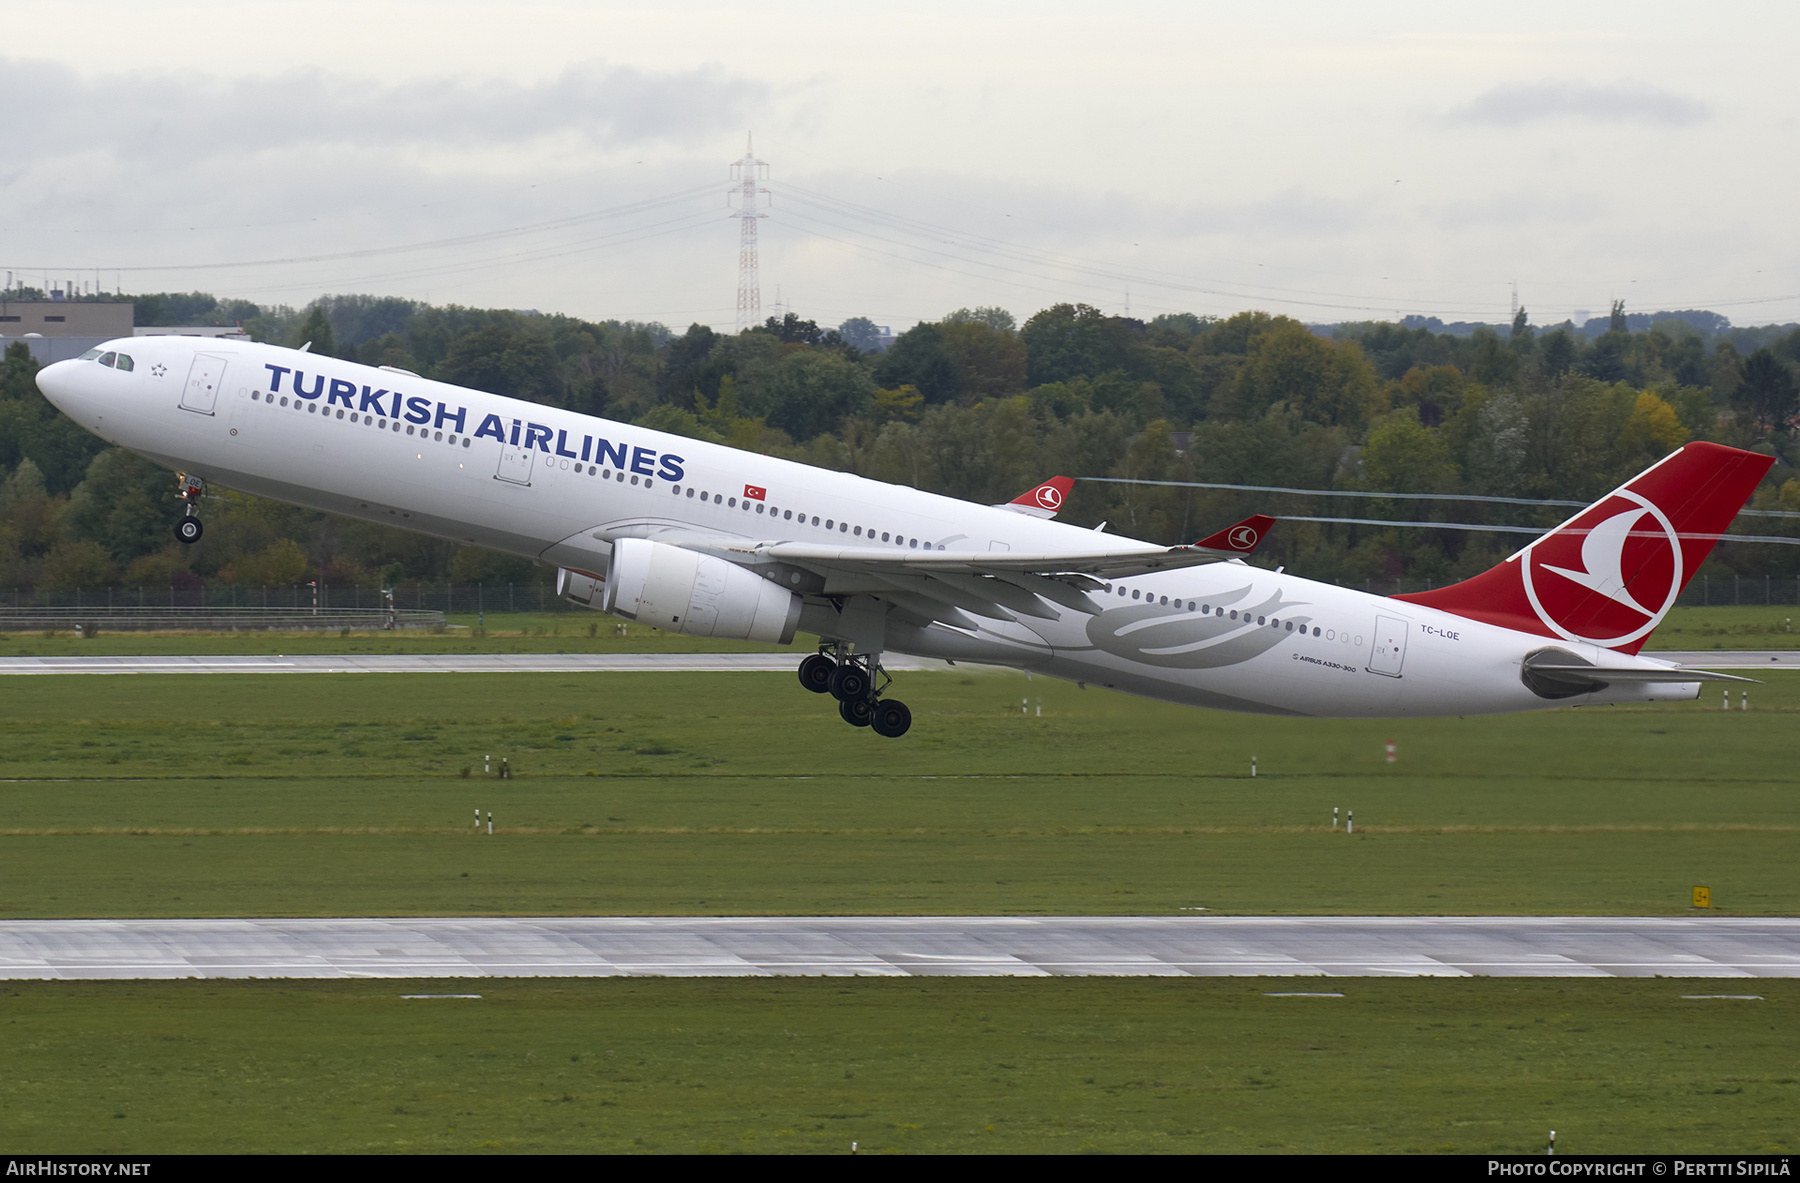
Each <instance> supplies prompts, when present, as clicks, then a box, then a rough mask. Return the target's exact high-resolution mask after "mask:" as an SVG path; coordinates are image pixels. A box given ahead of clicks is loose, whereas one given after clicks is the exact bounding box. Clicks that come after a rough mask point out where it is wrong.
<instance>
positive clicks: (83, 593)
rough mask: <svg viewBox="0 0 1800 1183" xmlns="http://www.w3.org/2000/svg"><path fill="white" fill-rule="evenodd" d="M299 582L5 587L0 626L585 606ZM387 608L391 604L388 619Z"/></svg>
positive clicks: (215, 625)
mask: <svg viewBox="0 0 1800 1183" xmlns="http://www.w3.org/2000/svg"><path fill="white" fill-rule="evenodd" d="M389 590H391V591H392V592H393V602H392V604H391V605H390V604H389V601H388V599H387V596H386V594H385V591H384V589H382V588H381V587H378V586H375V585H372V584H325V583H321V584H318V585H317V586H316V587H315V586H314V585H313V584H310V583H298V584H293V585H291V586H287V587H236V586H230V585H221V586H197V587H82V588H38V589H31V588H13V589H10V592H6V591H0V632H7V631H13V632H19V631H25V630H28V629H63V630H73V629H75V628H76V627H77V626H83V627H95V628H99V629H102V630H108V629H110V630H114V631H129V632H157V631H170V630H176V631H182V630H196V631H206V632H212V631H230V630H245V629H261V630H270V629H273V630H279V631H283V632H294V631H304V630H310V629H355V630H358V631H364V630H369V629H385V628H388V627H389V626H390V623H391V624H392V626H393V627H395V628H403V629H414V628H442V627H444V625H445V623H446V618H448V617H450V616H460V617H465V618H473V619H472V620H469V621H467V623H482V622H485V619H486V616H487V614H488V613H490V612H492V613H518V612H531V613H539V612H587V611H590V609H586V608H583V607H581V606H579V605H577V604H572V603H570V602H569V601H567V600H564V599H561V598H559V597H558V596H557V594H556V589H555V588H554V587H553V586H551V585H550V584H547V583H501V584H478V583H471V584H449V583H436V584H434V583H402V584H399V585H397V586H395V587H394V588H392V589H389ZM390 607H391V609H392V612H391V619H390Z"/></svg>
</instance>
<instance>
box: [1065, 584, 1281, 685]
mask: <svg viewBox="0 0 1800 1183" xmlns="http://www.w3.org/2000/svg"><path fill="white" fill-rule="evenodd" d="M1249 591H1250V589H1249V588H1248V587H1245V588H1240V589H1238V591H1237V592H1235V593H1230V592H1227V593H1225V594H1224V595H1222V596H1221V595H1215V596H1213V597H1212V600H1209V603H1212V601H1217V600H1222V601H1224V603H1225V604H1230V603H1232V602H1233V601H1235V600H1239V599H1241V598H1243V597H1244V596H1245V595H1246V594H1248V593H1249ZM1302 603H1303V601H1298V600H1296V601H1287V600H1283V599H1282V598H1281V593H1280V592H1279V591H1277V592H1275V593H1274V594H1273V595H1271V596H1269V597H1268V598H1267V599H1265V600H1263V602H1262V603H1260V604H1256V605H1254V606H1252V607H1250V608H1240V609H1238V611H1237V619H1236V620H1233V619H1231V611H1230V610H1229V609H1228V608H1225V607H1223V606H1221V605H1219V604H1217V603H1214V604H1213V610H1212V612H1210V613H1208V614H1207V615H1204V616H1203V615H1201V614H1200V613H1198V612H1188V611H1185V610H1178V609H1176V608H1174V607H1173V606H1170V607H1163V606H1161V605H1158V604H1133V605H1131V606H1130V607H1129V608H1116V609H1113V610H1110V611H1107V612H1102V613H1101V614H1100V615H1098V616H1092V617H1089V618H1088V622H1087V635H1088V640H1090V641H1092V642H1093V643H1094V645H1095V646H1096V647H1098V648H1100V649H1103V650H1105V651H1106V652H1108V653H1112V654H1115V655H1117V656H1119V657H1125V658H1129V659H1131V660H1132V661H1137V662H1143V663H1144V664H1146V665H1156V666H1163V667H1165V668H1167V669H1185V670H1204V669H1216V668H1218V667H1220V666H1227V665H1238V664H1240V663H1242V662H1246V661H1249V660H1250V659H1251V658H1253V657H1260V656H1262V655H1263V654H1264V653H1267V652H1268V651H1269V650H1271V649H1273V648H1274V647H1275V646H1276V645H1279V644H1280V643H1281V641H1282V639H1283V638H1284V637H1290V636H1292V634H1291V633H1289V632H1288V631H1287V625H1288V624H1289V623H1290V622H1291V623H1292V624H1293V626H1294V627H1295V628H1300V627H1301V626H1303V625H1307V624H1310V623H1311V621H1312V617H1310V616H1289V615H1287V614H1286V613H1287V609H1289V608H1295V607H1299V606H1300V605H1301V604H1302ZM1258 619H1261V620H1263V621H1264V622H1265V623H1263V624H1257V623H1256V622H1257V620H1258ZM1271 620H1272V621H1276V622H1278V623H1277V624H1276V625H1274V626H1271V625H1270V624H1268V623H1267V622H1268V621H1271Z"/></svg>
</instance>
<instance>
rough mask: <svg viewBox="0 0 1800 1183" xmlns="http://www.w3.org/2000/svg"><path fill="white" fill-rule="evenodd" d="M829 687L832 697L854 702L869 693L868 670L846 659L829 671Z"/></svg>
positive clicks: (841, 700)
mask: <svg viewBox="0 0 1800 1183" xmlns="http://www.w3.org/2000/svg"><path fill="white" fill-rule="evenodd" d="M829 689H830V690H831V695H832V697H833V698H835V699H837V700H838V701H839V702H855V701H857V700H858V699H862V698H866V697H867V696H868V693H869V671H868V670H865V669H864V668H862V667H861V666H860V665H853V664H852V663H850V662H847V661H846V662H844V663H843V664H842V665H840V666H838V667H837V669H835V670H833V671H832V672H831V681H830V683H829ZM857 726H859V727H860V726H862V724H860V723H859V724H857Z"/></svg>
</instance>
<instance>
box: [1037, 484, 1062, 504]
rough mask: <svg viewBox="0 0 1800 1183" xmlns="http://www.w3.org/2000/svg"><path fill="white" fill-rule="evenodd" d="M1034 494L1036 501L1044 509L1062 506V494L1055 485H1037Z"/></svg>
mask: <svg viewBox="0 0 1800 1183" xmlns="http://www.w3.org/2000/svg"><path fill="white" fill-rule="evenodd" d="M1034 496H1035V497H1036V498H1037V503H1038V504H1039V505H1041V506H1043V507H1044V508H1045V509H1061V508H1062V494H1061V493H1060V492H1058V491H1057V488H1056V486H1055V485H1039V486H1038V487H1037V492H1036V493H1035V494H1034Z"/></svg>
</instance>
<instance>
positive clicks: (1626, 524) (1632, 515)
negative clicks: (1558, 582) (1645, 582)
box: [1544, 509, 1656, 616]
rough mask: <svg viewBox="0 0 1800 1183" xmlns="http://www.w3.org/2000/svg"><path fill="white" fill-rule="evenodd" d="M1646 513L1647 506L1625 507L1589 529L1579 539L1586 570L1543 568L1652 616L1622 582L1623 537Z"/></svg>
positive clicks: (1582, 562)
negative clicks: (1621, 511)
mask: <svg viewBox="0 0 1800 1183" xmlns="http://www.w3.org/2000/svg"><path fill="white" fill-rule="evenodd" d="M1649 512H1650V511H1649V510H1647V509H1628V510H1626V511H1625V512H1624V513H1618V514H1614V515H1613V516H1612V517H1610V518H1607V519H1606V520H1605V521H1604V522H1601V523H1600V524H1599V525H1597V526H1595V527H1593V528H1592V529H1591V530H1589V531H1588V535H1587V537H1586V538H1584V539H1582V541H1581V565H1582V566H1583V567H1586V568H1587V570H1585V571H1571V570H1569V569H1568V568H1567V567H1552V566H1551V565H1550V564H1548V563H1545V564H1544V570H1546V571H1554V572H1556V573H1557V574H1558V575H1561V576H1562V577H1563V578H1565V579H1569V580H1573V581H1574V582H1576V583H1579V584H1580V585H1581V586H1582V587H1585V588H1587V589H1588V590H1589V591H1596V592H1599V593H1600V594H1601V595H1603V596H1605V597H1606V598H1607V599H1609V600H1612V601H1614V602H1615V603H1619V604H1623V605H1625V607H1627V608H1630V609H1631V610H1632V611H1633V612H1637V613H1639V614H1641V615H1644V616H1655V615H1656V613H1655V612H1654V611H1653V610H1651V609H1649V608H1646V607H1644V606H1643V605H1642V604H1640V603H1638V602H1637V601H1636V600H1635V599H1633V598H1632V595H1631V589H1630V588H1629V587H1627V586H1626V585H1625V571H1624V566H1625V543H1626V540H1627V539H1629V538H1630V537H1631V530H1632V527H1634V526H1636V525H1637V524H1638V522H1639V521H1641V520H1642V519H1643V518H1644V517H1645V516H1646V515H1648V514H1649Z"/></svg>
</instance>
